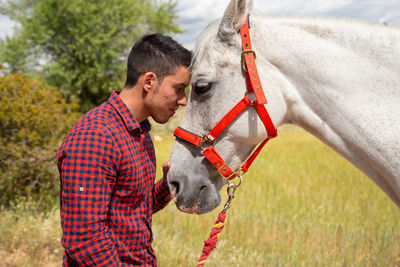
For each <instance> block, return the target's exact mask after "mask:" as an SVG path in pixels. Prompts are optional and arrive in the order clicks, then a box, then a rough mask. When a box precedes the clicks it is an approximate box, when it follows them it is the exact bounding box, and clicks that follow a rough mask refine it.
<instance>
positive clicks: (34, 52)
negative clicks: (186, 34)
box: [0, 0, 182, 111]
mask: <svg viewBox="0 0 400 267" xmlns="http://www.w3.org/2000/svg"><path fill="white" fill-rule="evenodd" d="M4 2H5V3H4V4H3V5H2V6H1V7H0V13H2V14H4V15H7V16H9V17H10V19H12V20H14V21H16V22H18V24H17V25H18V27H17V28H16V29H15V34H14V35H13V36H11V37H7V38H6V39H5V40H2V41H1V42H0V61H2V62H3V63H4V70H3V73H10V72H11V73H16V72H25V73H36V74H37V76H38V77H40V78H42V79H44V81H45V82H46V83H48V84H50V85H53V86H56V87H58V88H60V90H61V92H62V93H63V95H64V96H66V97H67V98H68V99H69V98H70V97H71V96H73V95H75V96H78V97H79V99H80V101H81V110H82V111H86V110H88V109H90V108H91V107H93V106H94V105H98V104H100V103H102V102H103V101H104V100H106V99H107V97H108V96H109V94H110V92H111V91H112V90H114V89H121V87H122V86H123V84H124V81H125V76H126V71H125V65H126V59H127V57H128V54H129V51H130V49H131V47H132V44H133V43H134V41H136V40H137V39H139V38H140V37H141V36H142V35H143V34H145V33H151V32H160V33H179V32H182V30H181V29H180V28H179V26H178V25H177V24H176V23H175V20H176V18H177V16H176V14H175V7H176V2H175V1H173V0H168V1H157V0H107V1H97V0H69V1H59V0H6V1H4Z"/></svg>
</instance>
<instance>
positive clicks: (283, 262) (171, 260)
mask: <svg viewBox="0 0 400 267" xmlns="http://www.w3.org/2000/svg"><path fill="white" fill-rule="evenodd" d="M155 134H157V135H159V137H161V139H162V140H160V139H158V140H159V141H156V142H155V146H156V151H157V160H158V166H161V163H162V162H163V161H165V160H166V159H168V155H169V152H170V149H171V146H172V142H173V138H172V137H171V133H170V132H168V133H166V132H165V130H163V129H161V130H160V129H157V128H156V129H155ZM158 177H161V172H159V173H158ZM223 195H225V193H224V192H223ZM236 196H237V197H236V198H235V199H234V201H233V202H232V206H231V209H229V211H228V219H227V225H226V227H225V229H224V231H223V232H222V235H221V238H220V241H219V243H218V246H217V249H216V250H215V251H214V252H213V253H212V254H211V256H210V258H209V260H208V262H207V264H206V266H400V227H399V222H400V212H399V210H398V208H397V207H396V206H395V205H394V204H393V203H392V202H391V201H390V200H389V198H388V197H387V196H386V195H385V194H384V193H383V192H381V190H380V189H379V188H378V187H377V186H376V185H374V184H373V183H372V182H371V181H370V180H369V179H368V178H366V177H365V175H363V174H362V173H361V172H359V171H358V170H357V169H355V168H354V167H353V166H351V165H350V164H349V163H348V162H346V161H345V160H344V159H342V158H341V157H339V156H338V155H337V154H336V153H335V152H333V151H332V150H331V149H329V148H328V147H326V146H325V145H323V144H322V143H321V142H319V141H318V140H316V139H315V138H314V137H312V136H311V135H309V134H307V133H305V132H304V131H302V130H300V129H298V128H294V127H284V128H283V129H281V130H280V136H279V137H278V138H277V139H275V140H273V141H271V142H270V143H269V144H268V145H267V147H266V148H265V150H264V151H263V152H262V154H261V156H260V157H259V158H257V160H256V161H255V163H254V164H253V166H252V168H251V169H250V171H249V173H248V174H247V175H246V176H245V178H244V183H243V184H242V186H241V187H240V188H239V190H238V191H237V194H236ZM218 212H219V209H218V210H216V211H213V212H211V213H209V214H205V215H202V216H196V215H187V214H183V213H181V212H179V211H178V210H177V209H176V207H174V205H173V204H172V203H171V204H170V205H169V206H168V207H166V208H165V209H164V210H163V211H161V212H159V213H157V214H155V215H154V219H153V230H154V243H153V246H154V249H155V251H156V252H157V256H158V262H159V266H161V267H164V266H174V267H175V266H195V264H196V262H197V260H198V257H199V256H200V252H201V249H202V245H203V240H204V239H206V238H207V237H208V234H209V232H210V228H211V226H212V225H213V223H214V221H215V219H216V216H217V213H218ZM0 225H1V227H0V259H1V260H0V266H60V265H61V258H62V248H61V246H60V243H59V239H60V237H61V230H60V222H59V211H58V209H57V207H55V209H54V210H53V211H51V212H49V213H42V212H40V211H38V210H36V208H35V207H34V205H33V204H32V203H29V202H28V203H25V204H22V203H21V204H19V205H17V206H16V207H15V208H14V210H13V211H1V212H0Z"/></svg>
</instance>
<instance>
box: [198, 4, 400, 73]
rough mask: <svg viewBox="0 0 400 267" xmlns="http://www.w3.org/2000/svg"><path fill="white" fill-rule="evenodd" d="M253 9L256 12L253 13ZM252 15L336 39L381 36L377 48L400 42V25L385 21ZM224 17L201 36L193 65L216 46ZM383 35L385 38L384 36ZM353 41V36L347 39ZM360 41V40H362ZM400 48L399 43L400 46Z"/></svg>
mask: <svg viewBox="0 0 400 267" xmlns="http://www.w3.org/2000/svg"><path fill="white" fill-rule="evenodd" d="M253 13H254V14H253ZM252 15H255V16H257V17H259V18H261V17H263V18H264V19H268V20H270V21H271V22H274V23H279V24H281V25H285V26H289V27H296V28H298V29H301V30H303V31H305V32H308V33H310V34H314V35H318V36H320V37H322V38H326V39H336V41H337V42H342V41H344V38H354V39H357V38H361V39H364V40H366V41H371V40H373V39H376V40H378V39H379V44H378V45H377V49H378V50H379V49H384V47H390V46H393V45H394V44H396V43H397V44H400V28H399V27H396V26H392V25H388V24H383V23H374V22H367V21H363V20H358V19H351V18H340V19H338V18H331V17H323V16H316V17H288V16H270V15H265V14H262V13H261V12H259V11H253V12H252ZM220 22H221V19H216V20H214V21H212V22H211V23H210V24H209V25H208V26H207V27H206V28H205V29H204V31H203V32H202V33H201V35H200V36H199V38H198V40H197V43H196V47H195V51H194V56H193V61H192V66H191V67H192V69H193V70H194V69H196V67H197V66H198V62H201V61H202V59H203V56H204V54H205V53H206V52H207V53H211V52H212V51H214V50H215V48H216V47H214V44H215V43H216V42H214V39H215V38H218V37H217V35H218V30H219V25H220ZM346 31H351V32H352V33H353V34H346V35H345V34H344V32H346ZM382 37H383V38H382ZM346 41H351V40H346ZM360 41H361V40H360ZM352 45H357V46H358V45H360V46H362V45H363V44H362V42H360V43H359V44H357V41H354V42H352ZM399 49H400V47H399Z"/></svg>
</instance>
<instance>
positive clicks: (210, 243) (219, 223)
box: [197, 211, 226, 267]
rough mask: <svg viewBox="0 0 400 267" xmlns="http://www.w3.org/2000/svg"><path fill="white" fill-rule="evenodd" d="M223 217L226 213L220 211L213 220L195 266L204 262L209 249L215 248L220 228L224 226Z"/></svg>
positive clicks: (199, 265) (224, 217)
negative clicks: (211, 227) (208, 235)
mask: <svg viewBox="0 0 400 267" xmlns="http://www.w3.org/2000/svg"><path fill="white" fill-rule="evenodd" d="M225 219H226V213H224V212H222V211H221V212H220V213H219V214H218V219H217V220H216V221H215V223H214V226H213V229H212V230H211V233H210V237H209V238H208V239H207V240H206V241H204V247H203V251H202V252H201V256H200V259H199V261H198V263H197V267H201V266H204V263H206V261H207V258H208V256H209V255H210V253H211V251H213V250H214V249H215V248H216V246H217V242H218V238H219V236H220V234H221V231H222V229H224V226H225Z"/></svg>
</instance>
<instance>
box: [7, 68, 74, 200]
mask: <svg viewBox="0 0 400 267" xmlns="http://www.w3.org/2000/svg"><path fill="white" fill-rule="evenodd" d="M71 102H72V103H70V104H67V103H66V101H65V99H64V98H63V97H62V95H61V93H60V92H59V91H58V90H57V89H56V88H54V87H50V86H48V85H45V84H43V83H41V82H38V81H35V80H31V79H30V78H28V77H27V76H26V75H22V74H9V75H7V76H5V77H0V192H1V194H0V205H6V206H7V205H9V204H10V203H11V202H12V201H14V200H16V199H18V198H19V197H31V198H33V199H35V200H38V201H39V203H41V204H43V205H42V206H51V205H53V204H54V198H55V197H57V196H58V194H59V178H58V171H57V164H56V151H57V148H58V147H59V146H60V145H61V142H62V139H63V138H64V136H65V135H66V133H67V132H68V130H69V129H70V128H71V127H72V125H73V124H74V123H75V122H76V121H77V120H78V118H79V116H80V113H78V112H77V109H78V104H77V103H76V102H77V101H74V100H73V99H72V101H71Z"/></svg>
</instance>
